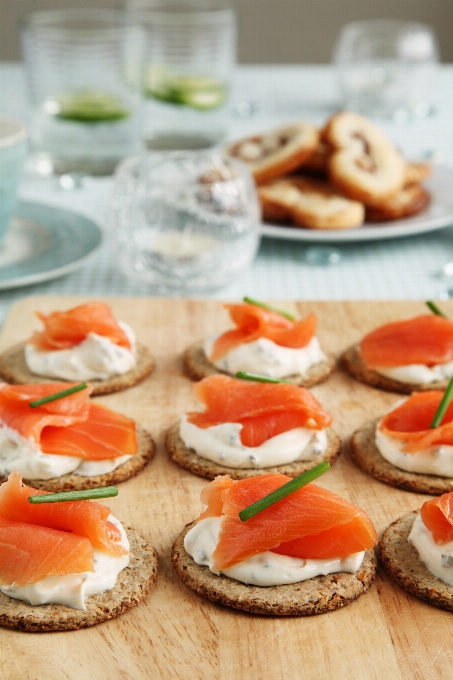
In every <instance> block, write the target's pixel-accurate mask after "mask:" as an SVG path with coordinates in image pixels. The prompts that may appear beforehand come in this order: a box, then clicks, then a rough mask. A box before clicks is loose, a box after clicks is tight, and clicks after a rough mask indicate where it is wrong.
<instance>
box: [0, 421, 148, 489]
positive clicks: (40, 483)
mask: <svg viewBox="0 0 453 680" xmlns="http://www.w3.org/2000/svg"><path fill="white" fill-rule="evenodd" d="M136 427H137V437H138V451H137V453H136V454H135V455H134V456H132V458H129V460H127V461H126V462H125V463H123V464H122V465H119V466H118V467H117V468H116V469H115V470H112V471H111V472H106V473H104V474H102V475H94V476H93V477H86V476H83V475H78V474H77V473H76V472H69V473H68V474H66V475H62V476H61V477H54V478H52V479H24V480H23V482H24V484H26V485H27V486H31V487H33V489H39V490H41V491H49V492H51V493H54V492H57V491H78V490H79V489H93V488H94V489H95V488H98V487H100V486H110V485H111V484H119V483H120V482H125V481H126V480H127V479H130V478H131V477H135V475H137V474H138V473H139V472H141V470H143V468H144V467H145V465H147V464H148V463H149V461H150V460H151V459H152V458H153V456H154V448H155V447H154V442H153V440H152V438H151V435H150V434H149V433H148V432H147V431H146V430H144V429H143V428H142V427H141V425H137V426H136ZM6 479H7V476H6V475H5V476H4V475H1V474H0V484H1V483H2V482H5V481H6Z"/></svg>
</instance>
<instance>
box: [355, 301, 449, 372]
mask: <svg viewBox="0 0 453 680" xmlns="http://www.w3.org/2000/svg"><path fill="white" fill-rule="evenodd" d="M358 353H359V355H360V357H361V358H362V360H363V362H364V363H365V365H366V366H367V367H368V368H370V369H378V368H394V367H397V366H409V365H412V364H422V365H425V366H434V365H437V364H444V363H447V362H450V361H453V321H450V320H449V319H445V318H444V317H442V316H439V315H435V314H423V315H421V316H417V317H415V318H413V319H407V320H403V321H393V322H392V323H388V324H386V325H384V326H381V327H379V328H376V329H375V330H374V331H371V333H368V335H366V336H365V337H364V338H363V339H362V340H361V342H360V344H359V347H358Z"/></svg>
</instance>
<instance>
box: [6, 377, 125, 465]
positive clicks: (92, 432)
mask: <svg viewBox="0 0 453 680" xmlns="http://www.w3.org/2000/svg"><path fill="white" fill-rule="evenodd" d="M75 385H77V383H62V384H61V385H58V386H57V385H55V384H54V383H51V384H33V385H8V384H6V383H3V384H1V385H0V423H1V424H2V425H3V426H6V427H7V428H11V429H12V430H14V431H15V432H17V433H18V434H19V435H20V436H21V437H23V438H24V439H25V440H32V441H33V442H34V443H35V444H36V445H37V446H39V449H40V450H41V451H42V452H43V453H49V454H55V455H65V456H75V457H77V458H86V459H89V460H104V459H111V458H116V457H119V456H124V455H131V456H132V455H134V454H136V453H137V451H138V441H137V433H136V425H135V423H134V421H133V420H131V419H130V418H127V417H126V416H123V415H121V414H119V413H115V412H114V411H111V410H110V409H108V408H107V407H106V406H102V405H101V404H95V403H91V402H90V400H89V395H90V393H91V387H90V386H88V387H87V388H86V389H83V390H81V391H79V392H76V393H73V394H70V395H68V396H66V397H62V398H59V399H57V400H55V401H50V402H48V403H46V404H43V405H42V406H37V407H36V408H31V407H30V402H33V401H35V400H37V399H41V398H43V397H47V396H49V395H53V394H55V393H58V392H60V391H63V390H65V389H68V388H71V387H74V386H75Z"/></svg>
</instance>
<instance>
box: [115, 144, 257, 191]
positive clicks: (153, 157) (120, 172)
mask: <svg viewBox="0 0 453 680" xmlns="http://www.w3.org/2000/svg"><path fill="white" fill-rule="evenodd" d="M216 159H219V160H220V161H222V162H223V163H225V164H226V165H231V166H232V167H233V168H235V169H236V170H238V172H239V174H238V175H237V176H236V177H230V178H228V179H222V180H219V183H221V184H231V183H234V182H237V180H238V179H244V178H246V179H247V180H250V181H252V182H253V185H254V180H253V176H252V173H251V171H250V168H249V167H248V165H247V164H246V163H244V162H243V161H241V160H240V159H239V158H232V157H231V156H227V155H226V154H223V153H222V151H221V150H220V151H219V150H217V151H216V150H214V149H203V150H199V151H191V150H175V151H148V152H146V153H142V154H137V155H136V156H131V157H129V158H125V159H124V160H122V161H121V162H120V163H119V164H118V165H117V167H116V170H115V173H114V179H115V181H118V180H121V181H122V180H124V179H128V178H130V177H131V176H132V172H133V170H134V169H136V168H138V167H140V166H141V165H142V164H143V163H146V162H147V161H149V162H153V161H154V162H153V165H155V164H160V163H163V162H172V161H173V162H174V161H177V160H183V161H185V160H197V161H200V162H203V161H204V162H208V161H209V160H211V161H215V160H216Z"/></svg>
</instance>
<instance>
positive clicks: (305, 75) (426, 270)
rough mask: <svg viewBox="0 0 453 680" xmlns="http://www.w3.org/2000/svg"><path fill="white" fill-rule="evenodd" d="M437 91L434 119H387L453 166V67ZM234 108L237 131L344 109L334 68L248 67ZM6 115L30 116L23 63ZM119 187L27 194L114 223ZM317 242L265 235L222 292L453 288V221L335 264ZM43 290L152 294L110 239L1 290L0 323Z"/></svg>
mask: <svg viewBox="0 0 453 680" xmlns="http://www.w3.org/2000/svg"><path fill="white" fill-rule="evenodd" d="M435 92H436V107H437V112H436V114H435V115H433V116H432V117H431V118H429V119H427V120H425V121H419V122H416V123H412V124H410V125H406V126H397V125H395V124H389V123H383V124H382V127H383V128H384V129H385V131H386V132H387V133H388V134H389V136H390V137H391V138H392V139H393V140H394V141H395V142H396V143H397V144H398V146H399V147H400V148H401V149H402V151H403V152H404V153H405V155H406V156H408V157H410V158H427V157H428V156H432V157H434V158H435V159H436V160H441V161H442V162H444V163H447V164H451V165H453V125H452V121H453V65H443V66H441V67H440V69H439V73H438V74H437V77H436V82H435ZM241 102H249V103H250V102H253V104H254V106H252V107H251V109H254V110H255V114H254V115H251V116H249V117H241V116H239V115H238V108H237V105H238V104H240V103H241ZM230 106H231V115H230V120H229V123H230V125H229V136H230V138H236V137H239V136H242V135H245V134H248V133H251V132H256V131H259V130H266V129H268V128H271V127H273V126H275V125H278V124H281V123H284V122H286V121H291V120H295V119H298V118H306V119H310V120H312V121H314V122H316V123H319V124H321V123H322V122H323V121H324V120H325V119H326V118H327V117H328V115H329V114H331V113H332V112H333V111H335V110H336V109H337V108H338V107H339V100H338V96H337V92H336V86H335V79H334V73H333V71H332V69H331V67H329V66H241V67H239V68H238V69H237V74H236V78H235V82H234V87H233V92H232V97H231V105H230ZM243 108H244V107H242V109H243ZM0 113H2V114H6V115H12V116H15V117H18V118H21V119H26V117H27V107H26V97H25V91H24V79H23V71H22V68H21V66H20V65H19V64H2V65H0ZM111 186H112V180H111V179H109V178H102V179H88V180H86V181H85V183H84V185H83V187H82V188H81V189H78V190H74V191H71V192H69V191H64V190H63V189H61V187H60V186H59V184H58V182H57V181H56V180H55V179H42V178H37V177H35V176H33V175H31V174H30V173H28V174H26V176H25V178H24V181H23V184H22V187H21V197H22V198H23V199H24V200H27V201H39V202H45V203H48V204H49V205H54V206H58V207H64V208H66V209H69V210H73V211H76V212H80V213H82V214H84V215H86V216H88V217H90V218H92V219H94V220H95V221H96V222H97V223H98V224H99V225H100V226H101V228H103V229H106V215H107V209H108V204H109V196H110V192H111ZM452 196H453V186H452ZM452 201H453V199H452ZM313 245H314V244H306V243H300V242H294V241H285V240H282V239H269V238H264V239H263V240H262V244H261V247H260V250H259V253H258V256H257V258H256V260H255V262H254V263H253V265H252V267H251V268H250V269H249V270H248V271H247V272H245V273H244V274H243V276H242V277H241V278H240V279H238V280H237V281H235V282H233V283H232V284H231V285H230V286H228V287H227V288H225V289H224V290H222V291H220V292H217V293H215V294H213V295H212V297H215V298H218V299H219V298H222V299H239V298H241V297H242V296H243V295H249V296H253V297H255V298H261V299H271V298H280V299H282V298H289V299H313V300H323V299H324V300H328V299H335V300H342V299H373V298H374V299H390V298H392V299H403V298H421V299H427V298H438V297H442V296H447V295H449V294H451V295H453V278H452V279H451V282H449V280H448V279H445V278H442V277H441V276H439V272H440V271H441V270H442V267H443V265H444V264H445V262H446V261H447V260H448V259H449V258H452V259H453V225H452V226H451V227H447V228H445V229H441V230H439V231H435V232H431V233H428V234H424V235H418V236H412V237H409V238H398V239H395V240H386V241H373V242H364V243H360V242H357V243H349V244H341V245H337V246H336V248H337V249H338V251H339V253H340V260H339V262H338V263H337V264H333V265H331V266H317V265H313V264H309V263H307V251H308V249H309V248H312V247H313ZM449 289H451V293H450V292H449ZM38 294H40V295H41V294H48V295H92V296H98V295H127V296H146V295H149V294H150V291H149V290H148V289H147V287H146V285H142V284H140V283H137V282H134V281H130V280H128V279H127V278H126V277H124V276H123V275H122V274H121V273H120V272H119V270H118V267H117V264H116V262H115V256H114V254H113V253H112V251H111V249H110V247H109V243H108V239H105V240H104V243H103V245H102V247H101V248H100V249H99V250H98V251H97V252H96V253H94V254H93V255H92V256H91V258H90V259H89V260H88V261H87V262H86V263H85V264H84V265H83V267H81V268H80V269H79V270H77V271H75V272H73V273H71V274H69V275H66V276H64V277H62V278H59V279H55V280H53V281H49V282H46V283H40V284H37V285H33V286H27V287H23V288H17V289H11V290H7V291H3V292H0V323H1V322H2V321H3V318H4V316H5V314H6V313H7V311H8V309H9V307H10V305H11V304H12V303H13V302H15V301H16V300H18V299H20V298H21V297H23V296H25V295H38Z"/></svg>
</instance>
